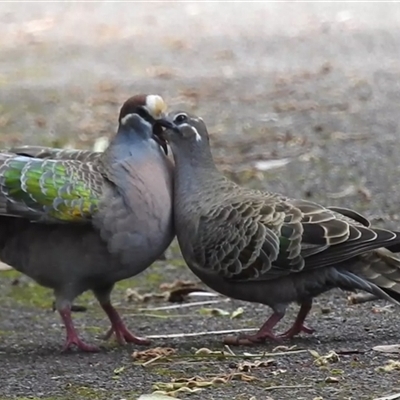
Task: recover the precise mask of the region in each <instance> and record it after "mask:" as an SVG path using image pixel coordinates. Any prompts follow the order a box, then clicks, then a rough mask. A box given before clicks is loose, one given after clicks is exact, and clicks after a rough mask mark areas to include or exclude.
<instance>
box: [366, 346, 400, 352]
mask: <svg viewBox="0 0 400 400" xmlns="http://www.w3.org/2000/svg"><path fill="white" fill-rule="evenodd" d="M372 350H375V351H380V352H381V353H400V344H387V345H381V346H375V347H373V348H372Z"/></svg>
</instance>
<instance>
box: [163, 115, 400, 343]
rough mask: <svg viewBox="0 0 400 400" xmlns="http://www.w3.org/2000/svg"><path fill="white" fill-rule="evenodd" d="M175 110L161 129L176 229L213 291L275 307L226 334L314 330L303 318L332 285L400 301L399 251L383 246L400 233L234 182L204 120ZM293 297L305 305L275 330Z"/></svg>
mask: <svg viewBox="0 0 400 400" xmlns="http://www.w3.org/2000/svg"><path fill="white" fill-rule="evenodd" d="M169 117H170V120H171V122H172V123H173V124H175V126H174V127H173V128H171V129H167V130H166V131H165V132H164V133H163V134H162V137H163V138H166V139H167V141H168V143H169V145H170V147H171V150H172V153H173V156H174V159H175V169H174V177H175V181H174V219H175V229H176V235H177V238H178V242H179V245H180V249H181V251H182V255H183V257H184V259H185V261H186V263H187V264H188V266H189V268H190V269H191V270H192V272H193V273H194V274H196V275H197V276H198V277H199V278H200V279H201V280H202V281H203V282H204V283H205V284H207V285H208V286H210V287H211V288H212V289H214V290H215V291H217V292H220V293H222V294H224V295H226V296H228V297H231V298H235V299H239V300H245V301H249V302H255V303H262V304H265V305H268V306H270V307H271V308H272V309H273V314H272V315H271V317H270V318H269V319H268V320H267V321H266V322H265V323H264V325H263V326H262V327H261V328H260V329H259V331H258V332H257V333H255V334H254V335H246V336H242V337H239V338H228V339H227V343H229V344H251V343H259V342H262V341H264V340H265V339H267V338H270V339H273V340H280V339H281V338H282V337H288V338H291V337H293V336H294V335H296V334H298V333H300V332H302V331H303V332H307V333H312V332H313V329H311V328H309V327H307V326H305V325H304V320H305V318H306V316H307V314H308V312H309V311H310V309H311V306H312V301H313V298H315V297H316V296H318V295H320V294H322V293H324V292H326V291H328V290H330V289H334V288H341V289H344V290H350V291H352V290H356V289H359V290H363V291H367V292H369V293H372V294H374V295H376V296H377V297H380V298H382V299H386V300H389V301H391V302H392V303H395V304H397V305H399V303H398V302H397V301H396V300H398V299H399V294H400V279H399V278H400V274H399V271H400V259H399V258H397V257H396V256H395V255H394V254H393V253H391V252H390V251H389V250H387V249H386V248H385V247H389V246H398V245H399V244H400V233H398V232H392V231H390V230H385V229H378V228H373V227H371V226H370V223H369V221H368V220H367V219H366V218H365V217H364V216H362V215H360V214H358V213H357V212H355V211H352V210H348V209H343V208H338V207H336V208H334V207H331V208H330V207H324V206H322V205H320V204H316V203H313V202H310V201H307V200H301V199H292V198H290V197H286V196H283V195H280V194H277V193H270V192H263V191H257V190H250V189H246V188H244V187H241V186H239V185H236V184H235V183H233V182H232V181H230V180H228V179H227V178H226V177H225V176H223V175H222V173H221V172H219V171H218V169H217V167H216V166H215V164H214V161H213V157H212V153H211V149H210V142H209V136H208V132H207V127H206V125H205V123H204V122H203V120H202V119H201V118H199V117H196V116H191V115H189V114H187V113H185V112H177V113H173V114H171V115H170V116H169ZM292 302H298V303H299V304H300V305H301V307H300V311H299V314H298V316H297V318H296V321H295V323H294V324H293V326H292V327H291V329H289V330H288V331H287V332H285V333H284V334H283V335H280V336H277V335H276V334H275V332H274V327H275V325H276V324H277V323H278V322H279V321H280V320H281V319H282V318H283V317H284V315H285V312H286V308H287V306H288V305H289V304H290V303H292Z"/></svg>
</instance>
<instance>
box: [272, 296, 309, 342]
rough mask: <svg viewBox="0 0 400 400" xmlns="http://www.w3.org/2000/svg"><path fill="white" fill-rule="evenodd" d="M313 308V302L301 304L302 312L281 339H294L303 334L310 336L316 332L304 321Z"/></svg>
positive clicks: (300, 311)
mask: <svg viewBox="0 0 400 400" xmlns="http://www.w3.org/2000/svg"><path fill="white" fill-rule="evenodd" d="M311 307H312V301H311V300H310V301H305V302H303V303H301V306H300V310H299V312H298V314H297V317H296V320H295V321H294V324H293V325H292V327H291V328H290V329H289V330H287V331H286V332H285V333H282V335H279V337H280V338H282V339H292V338H293V337H294V336H296V335H298V334H299V333H301V332H304V333H308V334H309V335H311V334H313V333H314V332H315V330H314V329H312V328H310V327H308V326H307V325H305V324H304V321H305V319H306V317H307V315H308V313H309V312H310V310H311Z"/></svg>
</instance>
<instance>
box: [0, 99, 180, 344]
mask: <svg viewBox="0 0 400 400" xmlns="http://www.w3.org/2000/svg"><path fill="white" fill-rule="evenodd" d="M164 111H165V103H164V101H163V99H162V98H161V97H160V96H158V95H138V96H134V97H131V98H130V99H128V100H127V101H126V102H125V103H124V104H123V106H122V108H121V111H120V115H119V119H118V122H119V127H118V131H117V133H116V135H115V136H114V138H113V139H112V140H111V141H110V144H109V147H108V148H107V149H106V151H105V152H104V153H103V154H102V155H101V156H99V157H94V158H90V157H88V158H84V157H75V158H74V157H65V158H62V157H61V158H60V157H55V158H54V159H51V158H44V159H40V158H35V157H29V156H23V155H15V154H10V153H0V259H1V260H2V261H4V262H6V263H7V264H9V265H11V266H12V267H14V268H15V269H17V270H18V271H20V272H22V273H24V274H26V275H28V276H30V277H31V278H33V279H34V280H36V281H37V282H38V283H39V284H41V285H43V286H46V287H49V288H52V289H53V290H54V294H55V298H56V308H57V310H58V312H59V313H60V315H61V318H62V320H63V322H64V324H65V328H66V333H67V339H66V343H65V346H64V350H67V349H68V348H70V347H71V346H72V345H76V346H77V347H78V348H80V349H81V350H83V351H97V350H98V348H97V347H95V346H92V345H89V344H86V343H85V342H83V341H82V340H81V339H80V338H79V336H78V333H77V331H76V329H75V327H74V325H73V322H72V319H71V304H72V302H73V300H74V299H75V297H77V296H78V295H80V294H81V293H83V292H84V291H86V290H92V291H93V293H94V294H95V296H96V298H97V299H98V301H99V303H100V305H101V307H102V308H103V310H104V311H105V313H106V314H107V315H108V317H109V319H110V322H111V329H110V330H109V332H108V333H107V335H106V337H107V338H108V337H110V336H111V335H112V333H113V332H114V333H115V334H116V338H117V340H118V342H120V343H121V344H122V343H124V342H133V343H137V344H147V343H148V340H146V339H143V338H139V337H136V336H135V335H133V334H132V333H131V332H130V331H129V330H128V329H127V328H126V326H125V325H124V323H123V321H122V320H121V318H120V316H119V314H118V312H117V310H116V309H115V308H114V307H113V306H112V304H111V302H110V294H111V291H112V288H113V286H114V284H115V283H116V282H118V281H120V280H122V279H126V278H129V277H132V276H134V275H136V274H139V273H140V272H142V271H143V270H144V269H146V268H147V267H148V266H150V265H151V264H152V263H153V262H154V261H155V260H157V258H158V257H160V255H161V254H163V252H164V251H165V250H166V248H167V247H168V246H169V244H170V243H171V241H172V239H173V237H174V228H173V220H172V191H173V167H172V164H171V163H170V161H169V159H168V158H167V157H166V154H165V150H163V149H166V146H165V142H163V141H162V140H160V139H159V137H158V136H156V135H155V134H154V133H155V132H158V133H159V132H160V130H161V131H162V129H163V128H162V127H166V126H171V124H170V123H168V122H167V121H166V120H165V119H164V118H163V115H164ZM82 154H83V153H82Z"/></svg>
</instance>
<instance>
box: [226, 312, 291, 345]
mask: <svg viewBox="0 0 400 400" xmlns="http://www.w3.org/2000/svg"><path fill="white" fill-rule="evenodd" d="M283 316H284V314H283V313H276V312H275V313H273V314H272V315H271V316H270V317H269V318H268V320H267V322H265V323H264V325H263V326H262V327H261V328H260V329H259V331H258V332H257V333H255V334H254V335H240V336H237V337H232V336H228V337H226V338H225V339H224V343H225V344H227V345H230V346H251V345H254V344H260V343H264V342H265V341H266V339H270V340H272V341H274V342H278V343H280V342H282V339H281V338H280V337H278V336H276V335H275V334H274V333H273V328H274V327H275V325H276V324H277V323H278V322H279V321H280V320H281V319H282V318H283Z"/></svg>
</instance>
